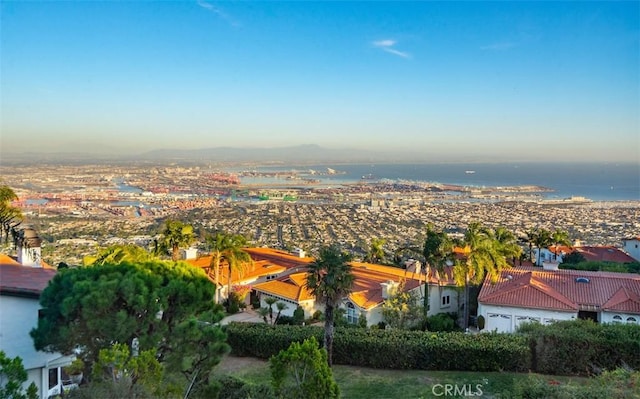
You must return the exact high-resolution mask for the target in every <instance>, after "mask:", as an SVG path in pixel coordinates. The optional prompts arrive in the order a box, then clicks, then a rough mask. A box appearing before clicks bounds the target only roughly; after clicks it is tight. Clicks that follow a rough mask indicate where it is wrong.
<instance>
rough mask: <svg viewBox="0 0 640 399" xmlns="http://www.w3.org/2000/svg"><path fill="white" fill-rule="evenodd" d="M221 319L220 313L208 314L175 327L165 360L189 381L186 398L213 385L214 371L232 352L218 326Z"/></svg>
mask: <svg viewBox="0 0 640 399" xmlns="http://www.w3.org/2000/svg"><path fill="white" fill-rule="evenodd" d="M221 319H222V314H221V313H220V312H208V313H207V314H204V315H201V316H200V317H198V318H196V317H190V318H188V319H187V320H185V321H184V322H182V323H180V324H179V325H178V326H177V328H176V331H175V339H174V340H173V341H172V343H171V345H172V347H171V351H169V354H168V355H167V357H166V360H167V364H168V365H169V366H170V369H171V370H175V371H177V372H179V373H181V374H182V375H183V376H184V377H185V378H186V380H187V381H188V385H187V388H186V390H185V394H184V398H187V397H189V395H190V394H191V393H194V392H202V391H203V390H205V389H206V388H207V387H208V386H209V385H210V381H209V376H210V374H211V370H212V369H213V368H214V367H215V366H216V365H217V364H218V363H220V360H221V359H222V356H223V355H224V354H226V353H228V352H229V350H230V347H229V345H227V343H226V336H225V334H224V332H223V331H222V329H221V328H220V327H219V326H218V324H217V323H218V322H219V321H220V320H221Z"/></svg>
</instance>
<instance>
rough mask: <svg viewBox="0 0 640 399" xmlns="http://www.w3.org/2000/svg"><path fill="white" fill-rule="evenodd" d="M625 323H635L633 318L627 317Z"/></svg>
mask: <svg viewBox="0 0 640 399" xmlns="http://www.w3.org/2000/svg"><path fill="white" fill-rule="evenodd" d="M627 323H636V318H635V317H627Z"/></svg>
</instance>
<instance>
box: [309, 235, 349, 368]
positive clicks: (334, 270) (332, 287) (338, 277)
mask: <svg viewBox="0 0 640 399" xmlns="http://www.w3.org/2000/svg"><path fill="white" fill-rule="evenodd" d="M350 260H351V259H350V256H349V255H348V254H347V253H345V252H343V251H342V250H340V249H339V248H338V247H335V246H330V247H323V248H321V249H320V255H319V256H318V258H316V260H315V261H314V262H313V263H311V264H310V265H309V270H308V272H307V283H306V285H307V289H308V290H309V292H310V293H311V294H312V295H313V296H315V298H316V300H318V301H323V302H324V306H325V323H324V347H325V348H326V350H327V355H328V357H327V362H328V363H329V366H331V365H332V364H333V323H334V318H335V310H336V308H337V307H338V305H339V304H340V301H342V299H343V298H344V297H345V296H347V295H348V294H349V293H350V292H351V289H352V287H353V281H354V276H353V274H352V272H351V267H350V266H349V265H348V263H347V262H349V261H350Z"/></svg>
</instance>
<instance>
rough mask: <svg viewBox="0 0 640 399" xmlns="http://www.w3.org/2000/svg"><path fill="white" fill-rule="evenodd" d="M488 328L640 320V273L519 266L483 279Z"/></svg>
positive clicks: (481, 303) (481, 309)
mask: <svg viewBox="0 0 640 399" xmlns="http://www.w3.org/2000/svg"><path fill="white" fill-rule="evenodd" d="M480 315H482V316H483V317H484V319H485V330H487V331H494V330H495V331H498V332H514V331H516V329H517V328H518V327H519V326H520V325H521V324H522V323H527V322H538V323H543V324H549V323H552V322H554V321H558V320H571V319H576V318H581V319H592V320H594V321H596V322H599V323H633V324H640V275H638V274H628V273H612V272H585V271H579V270H544V269H540V268H535V267H516V268H511V269H507V270H504V271H503V272H502V274H501V276H500V279H499V280H498V281H497V282H496V283H492V282H491V281H490V280H489V279H487V280H485V282H484V284H483V286H482V289H481V290H480V294H479V296H478V316H480Z"/></svg>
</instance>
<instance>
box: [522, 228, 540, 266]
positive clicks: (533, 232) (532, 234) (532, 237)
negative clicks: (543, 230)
mask: <svg viewBox="0 0 640 399" xmlns="http://www.w3.org/2000/svg"><path fill="white" fill-rule="evenodd" d="M525 234H526V235H527V237H526V241H527V244H529V260H530V261H531V263H535V259H534V258H533V243H534V242H536V240H537V239H538V229H529V230H527V231H526V233H525Z"/></svg>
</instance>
